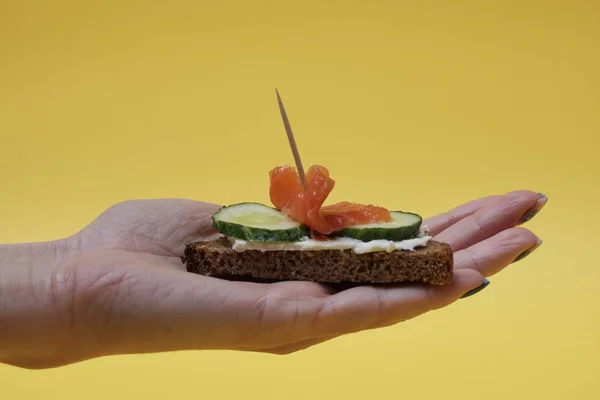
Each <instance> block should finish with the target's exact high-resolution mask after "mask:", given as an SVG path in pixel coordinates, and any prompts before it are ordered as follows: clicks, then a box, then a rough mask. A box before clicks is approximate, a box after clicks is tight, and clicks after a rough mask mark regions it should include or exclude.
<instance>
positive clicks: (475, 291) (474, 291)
mask: <svg viewBox="0 0 600 400" xmlns="http://www.w3.org/2000/svg"><path fill="white" fill-rule="evenodd" d="M489 284H490V281H488V280H487V278H485V279H484V280H483V283H482V284H481V285H479V286H477V287H476V288H475V289H471V290H469V291H468V292H467V293H465V294H463V295H462V296H460V298H461V299H464V298H465V297H469V296H473V295H474V294H477V293H479V292H481V291H482V290H483V289H485V288H486V287H487V286H488V285H489Z"/></svg>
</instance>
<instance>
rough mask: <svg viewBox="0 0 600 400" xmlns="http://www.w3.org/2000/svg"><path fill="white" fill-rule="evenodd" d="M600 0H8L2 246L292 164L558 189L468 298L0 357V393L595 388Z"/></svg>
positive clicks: (356, 190)
mask: <svg viewBox="0 0 600 400" xmlns="http://www.w3.org/2000/svg"><path fill="white" fill-rule="evenodd" d="M599 21H600V3H599V2H597V1H586V2H584V1H543V2H542V1H539V2H533V1H496V2H471V3H467V2H452V1H448V2H442V1H438V2H430V1H425V2H415V1H369V2H367V1H356V2H349V1H295V2H291V1H210V2H209V1H196V2H194V1H187V2H180V1H179V2H176V1H171V2H167V1H164V2H149V1H125V2H117V1H102V2H92V1H89V2H77V1H71V2H65V1H53V2H32V1H16V0H15V1H6V0H2V1H0V174H1V175H0V176H1V182H2V188H1V190H0V193H1V195H0V221H1V225H0V242H3V243H14V242H20V241H38V240H50V239H55V238H59V237H62V236H65V235H69V234H71V233H73V232H75V231H77V230H79V229H80V228H81V227H83V226H84V225H85V224H87V223H88V222H90V221H91V220H92V219H93V218H94V217H95V216H97V215H98V214H99V213H100V212H102V211H103V210H104V209H105V208H107V207H109V206H110V205H112V204H114V203H116V202H118V201H121V200H125V199H131V198H147V197H185V198H192V199H201V200H205V201H211V202H216V203H221V204H224V203H231V202H237V201H262V202H268V197H267V196H268V176H267V172H268V170H269V169H270V168H272V167H273V166H275V165H281V164H287V163H292V162H293V160H292V157H291V153H290V151H289V148H288V144H287V142H286V138H285V134H284V131H283V126H282V123H281V120H280V117H279V114H278V109H277V105H276V99H275V92H274V89H275V87H278V88H279V90H280V91H281V94H282V96H283V99H284V101H285V104H286V107H287V109H288V113H289V115H290V119H291V123H292V126H293V128H294V131H295V133H296V136H297V140H298V144H299V147H300V151H301V154H302V156H303V159H304V163H305V164H307V165H310V164H315V163H320V164H324V165H326V166H327V167H329V168H330V170H331V173H332V175H333V177H334V178H335V179H336V180H337V182H338V183H337V187H336V189H335V191H334V193H333V194H332V197H331V200H332V201H339V200H353V201H363V202H374V203H378V204H382V205H384V206H388V207H393V208H403V209H410V210H414V211H417V212H420V213H422V214H424V215H426V216H428V215H432V214H434V213H438V212H442V211H444V210H447V209H449V208H450V207H453V206H455V205H458V204H460V203H462V202H465V201H468V200H471V199H474V198H477V197H480V196H485V195H488V194H491V193H504V192H507V191H510V190H514V189H533V190H536V191H542V192H544V193H546V194H547V195H548V197H549V198H550V201H549V203H548V205H547V206H546V208H545V209H544V211H543V212H542V213H541V214H539V215H538V217H536V218H535V219H534V220H533V221H531V223H530V224H528V227H530V228H531V229H533V230H534V231H535V232H536V233H537V234H539V236H540V237H542V238H543V239H544V241H545V243H544V245H543V246H542V247H541V248H540V249H539V250H537V251H536V252H535V253H534V254H532V255H531V256H530V257H528V258H527V259H526V260H524V261H522V262H520V263H518V264H515V265H514V266H512V267H510V268H509V269H507V270H505V271H504V272H503V273H501V274H499V275H496V276H494V277H492V279H491V280H492V284H491V285H490V286H489V287H488V288H487V289H486V290H485V291H484V292H482V293H480V294H479V295H477V296H475V297H472V298H470V299H468V300H464V301H460V302H458V303H456V304H454V305H452V306H451V307H449V308H447V309H444V310H442V311H439V312H434V313H430V314H427V315H425V316H422V317H420V318H418V319H415V320H413V321H410V322H407V323H403V324H401V325H398V326H396V327H393V328H388V329H384V330H379V331H373V332H366V333H361V334H356V335H352V336H348V337H344V338H341V339H338V340H335V341H333V342H330V343H327V344H324V345H321V346H319V347H316V348H313V349H311V350H308V351H305V352H301V353H298V354H295V355H291V356H286V357H276V356H264V355H258V354H240V353H232V352H189V353H177V354H161V355H153V356H130V357H115V358H109V359H108V358H107V359H102V360H96V361H91V362H87V363H83V364H78V365H73V366H69V367H65V368H59V369H55V370H50V371H25V370H19V369H16V368H10V367H0V397H1V398H3V399H54V398H57V399H58V398H60V399H64V400H68V399H90V400H91V399H104V398H110V399H132V398H136V399H137V398H139V399H147V400H150V399H166V398H204V399H220V398H242V399H262V400H268V399H282V398H283V399H331V398H346V399H364V398H366V396H376V397H378V398H379V397H381V398H407V399H409V398H410V399H413V398H419V399H421V398H423V399H429V398H432V399H433V398H446V399H478V398H484V399H490V400H491V399H564V398H567V396H573V397H574V398H577V399H597V398H600V388H599V384H598V382H599V378H600V366H599V365H598V364H599V363H598V358H599V357H600V317H599V312H598V295H597V290H598V289H597V287H598V281H599V280H600V255H599V254H600V253H599V252H598V250H597V247H598V233H597V229H598V228H597V224H598V221H599V219H600V213H599V211H598V198H599V196H600V179H599V178H598V172H599V169H600V168H599V167H600V163H599V161H598V155H597V153H598V151H599V149H598V145H599V144H600V141H599V139H598V136H599V135H600V113H599V111H600V95H599V93H600V22H599Z"/></svg>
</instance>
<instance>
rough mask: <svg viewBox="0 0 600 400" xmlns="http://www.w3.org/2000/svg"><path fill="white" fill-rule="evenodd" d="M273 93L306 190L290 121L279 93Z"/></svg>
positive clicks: (304, 177)
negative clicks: (275, 94)
mask: <svg viewBox="0 0 600 400" xmlns="http://www.w3.org/2000/svg"><path fill="white" fill-rule="evenodd" d="M275 92H276V93H277V102H278V103H279V111H280V112H281V118H282V119H283V126H284V127H285V132H286V133H287V137H288V141H289V142H290V147H291V148H292V154H293V155H294V161H295V162H296V169H297V170H298V174H299V175H300V182H301V183H302V188H303V189H304V190H306V176H305V175H304V168H303V167H302V161H301V160H300V153H298V146H297V145H296V140H295V139H294V133H293V132H292V127H291V126H290V121H289V120H288V117H287V113H286V112H285V107H284V106H283V101H281V96H280V95H279V91H278V90H277V89H275Z"/></svg>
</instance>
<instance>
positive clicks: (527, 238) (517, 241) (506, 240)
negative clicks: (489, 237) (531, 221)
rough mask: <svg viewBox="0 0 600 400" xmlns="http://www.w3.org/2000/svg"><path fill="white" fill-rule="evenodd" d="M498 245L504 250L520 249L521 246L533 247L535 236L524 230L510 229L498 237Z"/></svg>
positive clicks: (519, 228) (518, 228)
mask: <svg viewBox="0 0 600 400" xmlns="http://www.w3.org/2000/svg"><path fill="white" fill-rule="evenodd" d="M499 236H500V237H499V239H500V243H501V246H502V247H505V248H511V249H512V248H521V247H523V246H530V245H533V244H534V243H535V242H536V240H537V236H536V235H535V234H534V233H533V232H531V231H530V230H528V229H526V228H521V227H516V228H510V229H507V230H505V231H503V232H502V233H500V235H499Z"/></svg>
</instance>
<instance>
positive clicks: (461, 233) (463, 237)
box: [434, 190, 545, 252]
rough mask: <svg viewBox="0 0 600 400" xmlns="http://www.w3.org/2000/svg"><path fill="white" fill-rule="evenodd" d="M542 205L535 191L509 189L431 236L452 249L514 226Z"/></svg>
mask: <svg viewBox="0 0 600 400" xmlns="http://www.w3.org/2000/svg"><path fill="white" fill-rule="evenodd" d="M544 204H545V200H544V198H542V197H540V195H539V194H537V193H535V192H531V191H527V190H521V191H516V192H512V193H509V194H507V195H504V196H502V197H501V198H500V199H498V200H497V201H495V202H492V203H490V204H487V205H486V206H484V207H483V208H481V209H480V210H478V211H477V212H475V213H473V214H471V215H470V216H468V217H466V218H464V219H462V220H460V221H458V222H457V223H456V224H454V225H452V226H450V227H449V228H447V229H445V230H444V231H442V232H441V233H439V234H438V235H436V236H435V237H434V238H435V240H438V241H440V242H445V243H448V244H449V245H450V246H451V247H452V250H453V251H455V252H456V251H459V250H462V249H464V248H466V247H469V246H471V245H473V244H475V243H477V242H481V241H482V240H485V239H487V238H489V237H491V236H493V235H495V234H497V233H499V232H501V231H503V230H505V229H508V228H512V227H514V226H516V225H517V224H519V222H520V221H522V219H523V217H524V216H526V215H528V214H530V213H531V212H532V210H534V209H536V208H541V207H543V206H544Z"/></svg>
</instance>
